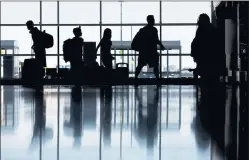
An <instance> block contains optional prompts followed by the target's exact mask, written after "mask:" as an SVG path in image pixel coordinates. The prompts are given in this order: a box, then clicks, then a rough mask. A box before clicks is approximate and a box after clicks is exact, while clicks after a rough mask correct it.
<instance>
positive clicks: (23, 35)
mask: <svg viewBox="0 0 249 160" xmlns="http://www.w3.org/2000/svg"><path fill="white" fill-rule="evenodd" d="M1 40H15V41H16V43H17V45H18V47H19V51H18V54H31V46H32V44H33V42H32V38H31V34H30V33H29V31H28V30H27V27H26V26H18V27H16V26H15V27H14V26H2V27H1Z"/></svg>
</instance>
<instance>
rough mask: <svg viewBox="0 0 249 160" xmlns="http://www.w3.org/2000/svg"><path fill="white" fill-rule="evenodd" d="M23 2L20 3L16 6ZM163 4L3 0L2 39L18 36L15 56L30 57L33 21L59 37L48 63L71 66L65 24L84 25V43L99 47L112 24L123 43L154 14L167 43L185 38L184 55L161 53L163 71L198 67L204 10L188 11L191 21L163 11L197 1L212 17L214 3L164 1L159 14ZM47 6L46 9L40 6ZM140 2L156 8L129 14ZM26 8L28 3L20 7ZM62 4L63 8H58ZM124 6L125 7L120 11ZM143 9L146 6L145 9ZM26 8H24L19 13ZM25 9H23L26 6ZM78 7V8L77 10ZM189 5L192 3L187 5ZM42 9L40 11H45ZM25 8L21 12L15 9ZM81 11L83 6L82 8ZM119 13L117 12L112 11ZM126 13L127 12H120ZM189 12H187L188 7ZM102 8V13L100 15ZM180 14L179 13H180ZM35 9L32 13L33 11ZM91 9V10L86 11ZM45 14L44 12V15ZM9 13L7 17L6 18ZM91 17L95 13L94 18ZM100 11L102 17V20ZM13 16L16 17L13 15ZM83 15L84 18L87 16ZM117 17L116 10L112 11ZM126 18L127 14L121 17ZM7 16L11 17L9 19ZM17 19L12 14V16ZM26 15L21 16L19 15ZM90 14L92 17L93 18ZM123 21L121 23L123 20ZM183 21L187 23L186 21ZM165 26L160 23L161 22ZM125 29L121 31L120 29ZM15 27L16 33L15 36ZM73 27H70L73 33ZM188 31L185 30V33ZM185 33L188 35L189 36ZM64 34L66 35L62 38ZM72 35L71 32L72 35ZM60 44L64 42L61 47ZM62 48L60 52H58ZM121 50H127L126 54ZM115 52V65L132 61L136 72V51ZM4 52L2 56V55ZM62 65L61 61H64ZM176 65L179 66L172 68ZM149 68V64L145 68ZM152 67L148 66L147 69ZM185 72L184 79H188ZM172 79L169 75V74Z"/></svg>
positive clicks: (50, 52) (117, 36) (48, 56)
mask: <svg viewBox="0 0 249 160" xmlns="http://www.w3.org/2000/svg"><path fill="white" fill-rule="evenodd" d="M17 3H18V5H16V4H17ZM58 4H59V5H58ZM159 4H160V2H143V3H142V2H122V5H121V3H120V2H102V10H100V2H43V1H41V3H40V2H1V11H2V14H1V22H0V27H1V29H0V30H1V37H0V38H1V40H18V42H19V50H18V53H14V54H13V56H19V57H18V60H19V61H23V60H24V59H25V58H29V57H31V56H30V55H31V48H30V46H31V44H32V40H31V36H30V34H29V33H28V30H27V28H26V25H25V23H26V21H27V20H33V21H34V23H35V25H36V26H38V28H40V27H39V26H41V28H42V30H46V31H47V32H48V33H50V34H52V35H53V37H54V47H53V48H51V49H47V55H46V57H47V61H49V64H50V65H51V66H57V65H58V64H66V63H65V62H63V61H64V60H63V54H62V45H63V41H64V40H66V38H65V33H64V32H63V31H64V30H63V28H70V29H71V30H72V28H74V27H76V26H79V25H80V26H82V27H83V38H84V39H85V41H96V45H97V44H98V42H99V40H100V37H102V35H101V33H103V31H104V29H105V28H111V29H112V31H113V37H112V40H113V41H115V40H116V41H120V40H121V37H122V40H123V41H131V40H132V39H133V37H134V36H135V34H136V32H137V31H138V29H139V28H141V27H143V26H144V25H146V16H147V15H148V14H153V15H154V17H155V21H156V24H155V26H156V27H157V28H158V31H159V32H160V29H159V28H160V27H161V28H162V30H161V31H162V33H159V35H161V37H160V39H161V40H162V41H166V40H180V41H181V45H182V53H179V51H177V50H169V51H168V54H167V53H165V51H162V52H161V53H162V54H160V56H161V58H160V63H161V73H169V72H171V70H172V69H175V70H185V71H186V70H187V69H188V68H195V63H194V62H193V61H192V58H191V57H190V54H189V52H190V43H191V41H192V39H193V37H194V34H195V30H196V21H197V18H198V15H199V14H200V13H199V11H198V7H195V8H196V9H194V10H192V11H190V12H191V13H190V12H189V13H187V14H189V15H190V17H191V18H192V19H191V20H189V21H187V20H186V19H182V17H180V18H181V19H180V18H175V19H169V18H170V17H169V15H172V14H169V13H167V14H164V12H174V11H170V10H169V9H167V10H166V9H165V8H172V7H170V6H172V5H178V6H186V5H191V6H193V5H196V6H201V7H204V8H205V9H203V10H202V11H204V12H205V13H207V14H208V15H210V14H211V13H210V12H211V8H210V7H211V5H210V4H211V3H210V2H162V10H161V13H160V9H159V7H160V5H159ZM14 5H16V6H18V8H15V7H13V6H14ZM40 5H42V7H40ZM134 5H135V6H136V5H137V6H141V5H142V6H144V7H145V8H146V6H149V7H150V8H151V9H152V10H144V11H141V12H139V14H141V15H140V16H138V17H136V18H137V19H135V20H134V18H129V17H131V16H129V15H130V14H132V12H131V10H132V7H134ZM20 6H23V7H20ZM110 6H112V8H115V9H116V10H115V16H116V18H114V19H110V16H108V14H109V12H108V8H110ZM58 7H59V8H58ZM75 7H81V9H82V7H83V8H84V9H82V10H81V11H80V13H81V14H79V13H78V12H75V10H77V9H75ZM121 7H122V9H121ZM144 7H141V8H144ZM20 8H22V11H20ZM23 8H24V9H23ZM25 8H29V9H28V10H29V12H31V11H30V8H32V9H34V10H35V11H34V14H33V15H31V16H28V17H27V16H24V13H23V12H24V10H25ZM72 8H74V9H72ZM186 8H188V7H186ZM40 9H41V10H40ZM58 9H59V17H60V21H59V22H58V18H59V17H58V15H57V14H58V12H57V10H58ZM12 11H13V13H14V11H15V15H18V17H19V19H18V20H17V18H15V15H12V14H10V13H9V12H12ZM18 11H20V14H16V12H18ZM68 11H71V13H70V15H71V16H69V17H72V18H69V19H65V17H66V16H63V14H65V13H68ZM77 11H78V10H77ZM113 11H114V10H113ZM121 11H122V13H121ZM183 11H184V10H183ZM100 12H102V13H100ZM176 12H177V11H176ZM32 13H33V12H32ZM86 13H87V14H86ZM40 14H42V15H41V16H40ZM76 14H77V15H81V16H78V17H77V16H73V15H76ZM160 14H161V16H162V22H159V18H160ZM4 15H8V16H4ZM89 15H90V16H89ZM100 15H102V18H101V19H100ZM13 16H14V17H13ZM82 16H83V17H82ZM112 16H113V13H112ZM121 16H123V17H122V18H121ZM4 17H8V19H6V18H4ZM10 17H12V18H10ZM20 17H21V18H20ZM90 17H91V18H90ZM100 20H101V22H100ZM121 20H122V21H121ZM181 20H182V21H181ZM160 24H161V25H160ZM121 29H122V31H121ZM10 31H11V32H12V33H13V32H15V31H16V32H17V33H13V34H10ZM70 32H72V31H69V30H68V33H70ZM121 33H122V35H121ZM183 33H184V34H183ZM186 33H187V34H188V35H186ZM63 35H64V36H63ZM69 35H72V34H67V37H69ZM58 45H60V46H58ZM58 49H59V53H60V54H58V53H57V52H58ZM121 52H122V54H121ZM112 54H113V56H114V57H115V58H116V60H115V62H114V66H115V64H116V63H119V62H127V63H128V65H129V68H130V73H131V74H133V73H134V71H135V67H136V65H137V57H138V55H137V54H135V53H134V51H129V52H128V51H112ZM3 56H4V55H1V56H0V57H1V59H2V58H3ZM97 62H98V63H100V54H99V53H98V54H97ZM60 66H61V65H60ZM173 66H174V67H173ZM144 68H146V67H144ZM146 71H147V69H144V72H146ZM182 74H183V73H180V76H179V77H184V76H183V75H182ZM166 77H168V78H169V74H167V76H166Z"/></svg>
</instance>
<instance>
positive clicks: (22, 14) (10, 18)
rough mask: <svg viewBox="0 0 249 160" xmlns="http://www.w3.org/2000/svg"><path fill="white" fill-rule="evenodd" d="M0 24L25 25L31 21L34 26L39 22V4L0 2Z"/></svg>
mask: <svg viewBox="0 0 249 160" xmlns="http://www.w3.org/2000/svg"><path fill="white" fill-rule="evenodd" d="M1 5H2V6H1V10H2V11H1V18H2V20H1V23H3V24H25V23H26V22H27V21H28V20H33V21H34V23H35V24H38V23H39V22H40V3H39V2H2V3H1Z"/></svg>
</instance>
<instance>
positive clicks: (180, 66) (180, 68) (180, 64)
mask: <svg viewBox="0 0 249 160" xmlns="http://www.w3.org/2000/svg"><path fill="white" fill-rule="evenodd" d="M179 51H180V55H179V72H180V78H182V72H181V70H182V49H180V50H179Z"/></svg>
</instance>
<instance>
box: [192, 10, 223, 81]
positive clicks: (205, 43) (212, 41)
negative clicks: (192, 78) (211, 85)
mask: <svg viewBox="0 0 249 160" xmlns="http://www.w3.org/2000/svg"><path fill="white" fill-rule="evenodd" d="M197 25H198V28H197V31H196V35H195V38H194V40H193V42H192V44H191V56H192V57H193V59H194V61H195V62H196V64H197V67H196V69H197V73H198V74H199V75H200V76H201V78H202V79H203V80H205V81H210V80H212V81H218V79H219V77H220V76H224V74H225V52H224V51H223V50H222V45H221V41H222V39H221V37H220V36H219V33H218V31H217V29H216V28H215V27H214V26H213V25H212V24H211V22H210V18H209V16H208V15H207V14H201V15H200V16H199V20H198V22H197Z"/></svg>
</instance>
